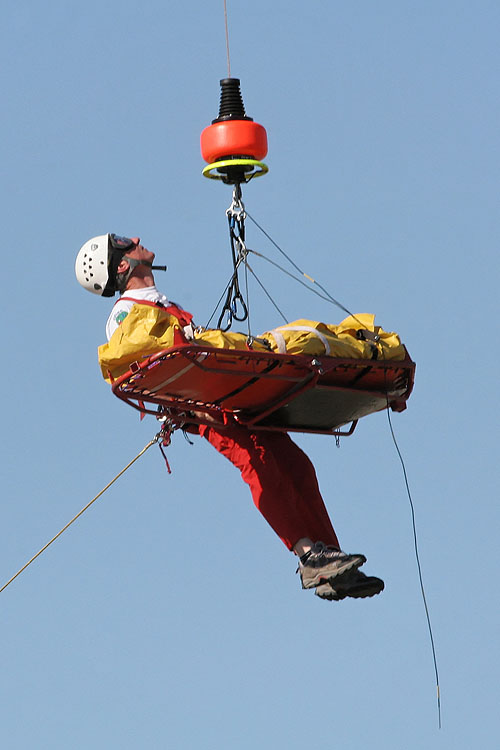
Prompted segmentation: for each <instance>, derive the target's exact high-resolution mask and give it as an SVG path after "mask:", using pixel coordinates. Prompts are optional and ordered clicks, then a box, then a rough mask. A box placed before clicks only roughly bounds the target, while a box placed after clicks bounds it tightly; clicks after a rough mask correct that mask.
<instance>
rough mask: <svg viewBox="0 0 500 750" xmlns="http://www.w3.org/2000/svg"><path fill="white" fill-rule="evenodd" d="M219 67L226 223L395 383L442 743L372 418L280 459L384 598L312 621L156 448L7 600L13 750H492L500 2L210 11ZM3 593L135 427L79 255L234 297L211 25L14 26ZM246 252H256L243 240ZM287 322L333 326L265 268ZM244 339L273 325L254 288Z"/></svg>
mask: <svg viewBox="0 0 500 750" xmlns="http://www.w3.org/2000/svg"><path fill="white" fill-rule="evenodd" d="M228 11H229V30H230V45H231V72H232V74H233V76H236V77H239V78H240V79H241V85H242V93H243V97H244V101H245V105H246V109H247V113H248V114H249V115H250V116H252V117H253V118H254V119H255V120H257V121H258V122H260V123H262V124H263V125H264V126H265V127H266V129H267V131H268V137H269V155H268V157H267V159H266V162H267V163H268V165H269V168H270V171H269V174H268V175H267V176H266V177H265V178H263V179H261V180H255V181H254V182H253V183H251V184H250V185H248V186H247V187H246V188H245V189H244V200H245V203H246V206H247V208H248V210H249V212H250V213H251V214H252V215H253V216H254V217H255V218H256V219H257V220H258V221H259V223H261V224H262V225H263V226H264V227H265V229H266V230H267V231H268V232H269V233H270V234H271V235H272V237H273V238H274V239H275V240H276V241H277V242H278V243H279V244H280V245H281V246H282V247H283V248H284V249H285V250H286V251H287V253H288V254H289V255H290V256H291V257H292V258H293V259H294V260H295V261H296V262H297V263H298V264H299V265H300V266H301V267H302V268H304V270H305V271H307V272H308V273H310V274H311V275H312V276H314V277H315V278H317V279H318V280H320V281H321V283H322V284H323V285H324V286H326V287H327V288H328V290H329V291H330V292H331V293H332V294H333V295H334V296H335V297H336V298H337V299H339V300H341V301H342V303H343V304H344V305H346V306H347V307H348V308H349V309H351V310H353V311H354V312H372V313H376V314H377V322H378V323H379V324H380V325H382V326H383V327H384V328H386V329H390V330H397V331H398V332H399V333H400V334H401V336H402V338H403V340H404V342H405V343H406V345H407V347H408V349H409V351H410V353H411V354H412V356H413V358H414V359H415V361H416V362H417V375H416V384H415V390H414V393H413V395H412V397H411V399H410V401H409V405H408V410H407V411H406V412H405V413H403V414H399V415H394V417H393V424H394V429H395V432H396V435H397V439H398V442H399V445H400V448H401V451H402V453H403V456H404V458H405V462H406V467H407V471H408V476H409V481H410V486H411V490H412V494H413V500H414V504H415V510H416V520H417V531H418V538H419V548H420V556H421V562H422V569H423V576H424V581H425V585H426V593H427V600H428V604H429V608H430V614H431V618H432V625H433V630H434V637H435V642H436V649H437V656H438V662H439V670H440V678H441V695H442V718H443V728H442V729H441V730H440V731H439V730H438V729H437V712H436V699H435V685H434V672H433V665H432V657H431V650H430V644H429V638H428V633H427V626H426V621H425V614H424V609H423V604H422V600H421V596H420V591H419V585H418V576H417V569H416V563H415V555H414V551H413V539H412V529H411V516H410V508H409V504H408V499H407V497H406V492H405V487H404V481H403V476H402V473H401V468H400V465H399V462H398V458H397V455H396V453H395V450H394V446H393V445H392V441H391V438H390V433H389V428H388V424H387V418H386V416H385V415H384V414H379V415H375V416H372V417H368V418H366V419H365V420H364V421H363V422H362V423H360V425H359V426H358V428H357V430H356V432H355V434H354V435H353V436H352V437H350V438H347V439H344V440H342V442H341V447H340V448H336V446H335V441H334V440H333V438H332V439H330V438H326V437H323V436H299V437H297V442H298V443H299V444H300V445H301V446H302V447H303V448H304V449H305V450H306V451H307V453H308V454H309V455H310V456H311V458H312V459H313V461H314V463H315V466H316V469H317V472H318V477H319V480H320V485H321V488H322V492H323V495H324V497H325V501H326V504H327V506H328V509H329V511H330V513H331V516H332V519H333V521H334V525H335V527H336V530H337V531H338V534H339V537H340V539H341V542H342V545H343V546H344V548H346V549H347V550H349V551H353V552H354V551H355V552H358V551H360V552H363V553H364V554H365V555H366V556H367V558H368V562H367V564H366V570H367V571H368V572H370V573H372V574H374V575H378V576H380V577H382V578H383V579H384V580H385V582H386V590H385V591H384V592H383V594H382V595H381V596H378V597H376V598H374V599H371V600H365V601H362V600H358V601H354V600H351V601H344V602H341V603H327V602H322V601H319V600H318V599H317V598H316V597H314V596H313V595H312V594H311V593H310V592H303V591H302V590H301V589H300V585H299V581H298V577H297V576H295V567H296V565H295V559H294V558H293V557H292V556H291V555H290V554H289V553H288V551H287V550H286V549H285V548H284V546H283V545H282V544H281V542H280V541H279V540H278V539H277V538H276V537H275V535H274V533H273V532H272V531H271V529H270V528H268V527H267V526H266V524H265V522H264V521H263V520H262V518H261V517H260V516H259V514H258V512H257V511H256V510H255V509H254V507H253V505H252V503H251V498H250V495H249V492H248V490H247V488H246V487H245V486H244V485H243V484H242V482H241V480H240V478H239V475H238V473H237V472H236V471H235V470H234V469H233V468H232V467H231V466H230V464H229V463H227V462H225V460H224V459H223V458H221V457H220V456H219V455H217V454H216V453H215V452H214V451H213V449H211V448H210V446H208V445H206V444H204V442H203V441H202V440H200V439H198V440H197V441H196V442H195V445H194V446H190V445H189V444H188V443H187V442H186V441H184V439H183V437H182V435H176V436H175V438H174V441H173V444H172V446H171V447H170V448H169V450H168V457H169V460H170V463H171V465H172V468H173V474H172V475H170V476H168V475H167V473H166V472H165V468H164V464H163V461H162V458H161V456H160V454H159V451H158V450H157V448H156V447H155V448H152V449H151V450H149V451H148V452H147V453H146V455H145V456H144V457H143V458H142V459H141V460H140V461H139V462H138V463H137V464H135V465H134V467H133V468H132V469H130V470H129V471H128V472H127V474H126V475H125V476H124V477H123V478H122V479H120V480H119V482H117V483H116V484H115V485H114V486H113V487H112V488H111V489H110V490H109V491H108V492H107V493H106V494H105V495H104V496H103V498H101V499H100V500H99V501H98V503H96V504H95V505H94V506H93V507H92V509H91V510H89V512H88V513H87V514H85V515H84V516H83V517H82V518H81V519H80V520H79V521H78V522H77V524H75V525H74V526H73V527H71V529H70V530H68V531H67V532H66V533H65V534H64V535H63V536H62V537H61V539H60V540H58V541H57V542H56V543H55V544H54V545H53V546H52V547H51V548H50V549H49V550H48V551H47V552H46V553H45V554H44V555H43V556H41V557H40V558H39V560H37V561H36V563H34V564H33V565H32V566H31V567H30V568H29V569H28V570H27V571H26V572H25V573H24V574H23V575H22V576H20V577H19V578H18V579H17V580H16V581H15V582H14V583H13V584H12V585H11V586H9V587H8V588H7V589H6V590H5V591H4V592H3V593H2V594H1V597H2V606H1V608H0V613H1V614H0V632H1V639H2V644H3V648H2V667H1V672H2V680H1V695H0V737H1V741H2V746H3V747H6V748H9V750H27V749H28V748H50V750H59V748H64V749H65V750H66V749H67V748H69V747H71V748H75V750H80V748H82V749H83V748H88V747H93V748H96V749H99V750H100V748H103V749H104V748H106V750H109V748H120V750H125V749H128V748H148V749H149V748H151V750H156V749H157V748H158V749H163V748H174V747H175V748H183V749H185V750H192V749H193V750H194V748H197V749H198V748H200V747H203V748H210V749H211V748H217V749H218V750H228V749H229V748H231V749H233V748H238V749H239V750H247V749H248V750H249V749H250V748H252V750H253V749H254V748H255V747H259V748H276V747H287V748H290V750H298V749H299V748H302V747H308V746H309V745H311V744H314V745H318V744H320V745H322V746H324V747H334V746H339V747H342V748H343V749H344V750H359V748H361V747H369V748H370V749H371V750H378V749H379V748H384V750H387V748H394V750H402V749H404V750H417V749H418V750H421V748H423V747H426V748H446V749H447V748H454V750H462V748H463V749H464V750H465V749H466V748H467V750H468V749H469V748H471V747H476V746H478V747H479V746H480V747H482V748H484V749H485V750H489V748H496V746H497V742H498V739H497V738H498V729H497V726H496V711H497V707H498V672H499V668H500V663H499V657H498V633H499V624H500V623H499V620H500V617H499V606H498V593H497V586H496V564H495V560H496V554H497V544H498V535H499V531H500V528H499V510H498V472H497V441H498V397H497V381H498V369H499V365H500V362H499V356H498V345H497V343H496V340H497V331H496V323H497V318H498V314H497V306H496V305H497V298H498V260H497V252H498V192H499V190H498V188H499V184H498V182H499V179H498V175H499V166H500V164H499V161H500V159H499V146H498V120H499V103H498V102H499V97H498V93H499V92H498V78H499V52H498V37H499V21H500V7H499V6H498V4H497V3H495V2H493V1H491V2H488V1H486V0H478V2H475V3H467V2H462V1H460V0H456V1H455V2H453V3H452V2H449V1H448V2H445V1H444V0H441V1H439V0H438V1H437V2H427V1H426V0H423V2H420V3H412V2H408V1H407V0H399V1H398V2H395V1H394V0H388V1H387V2H386V1H385V0H381V2H378V3H371V2H367V1H366V0H360V1H359V2H356V3H346V2H344V3H341V2H336V1H334V0H330V1H329V2H326V1H325V0H323V1H320V0H312V1H311V2H309V3H298V2H292V3H290V2H287V3H285V2H283V1H282V0H279V1H274V0H273V2H264V0H254V1H253V2H252V3H243V2H237V0H228ZM2 28H3V39H2V46H1V51H0V56H1V64H0V70H1V73H0V76H1V81H2V99H3V103H4V108H3V116H2V120H1V124H0V129H1V143H2V159H1V161H2V174H3V179H2V208H3V222H2V230H3V237H4V239H3V270H4V293H5V294H6V297H7V307H6V317H5V323H6V324H5V325H4V331H3V337H4V367H3V370H4V374H3V394H4V399H3V425H4V427H3V450H2V476H3V488H4V491H3V493H2V496H3V502H2V504H1V522H0V533H1V543H0V570H1V571H2V577H3V580H4V581H6V580H8V578H10V576H11V575H12V574H13V573H14V572H15V571H16V570H17V569H18V568H19V567H21V565H22V564H23V563H24V562H25V561H26V560H27V559H29V558H30V557H31V555H32V554H33V553H34V552H36V551H37V550H38V549H39V548H40V547H41V546H42V545H43V544H44V543H45V542H46V541H47V540H48V539H50V538H51V537H52V536H53V535H54V534H55V533H56V532H57V531H58V530H59V529H60V528H61V527H62V526H63V525H64V524H65V523H66V522H67V521H68V520H69V519H70V518H71V517H72V516H74V515H75V513H77V512H78V511H79V510H80V508H82V507H83V506H84V505H85V504H86V503H87V502H88V501H89V500H90V499H91V498H92V497H93V496H94V495H95V494H96V493H97V492H98V491H99V490H100V489H101V488H102V487H103V486H104V485H105V484H107V482H108V481H109V480H110V479H111V478H112V477H113V476H115V474H116V473H117V472H118V471H119V470H120V469H121V468H122V467H123V466H124V465H125V464H126V463H128V461H129V460H130V459H131V458H133V457H134V456H135V455H136V454H137V453H138V452H139V451H140V450H141V448H142V447H143V446H144V445H145V444H146V443H147V442H148V441H149V440H150V438H151V437H152V436H153V435H154V433H155V432H156V423H155V422H154V420H150V419H145V420H144V421H142V422H140V421H139V419H138V417H137V414H136V413H135V412H134V411H133V410H131V409H129V408H127V407H126V406H125V405H124V404H122V403H121V402H119V401H118V400H117V399H115V398H114V397H113V396H112V394H111V393H110V392H109V389H108V387H107V386H106V384H105V383H104V381H102V379H101V378H100V374H99V370H98V367H97V363H96V347H97V345H98V344H100V343H103V341H104V323H105V320H106V317H107V315H108V311H109V308H110V305H111V303H110V301H109V300H104V299H100V298H98V297H93V296H91V295H89V294H85V293H84V292H83V290H82V289H81V288H80V287H79V286H78V284H77V282H76V280H75V278H74V273H73V268H74V258H75V255H76V252H77V251H78V248H79V247H80V245H81V244H82V243H83V242H84V241H85V240H86V239H87V238H89V237H91V236H92V235H95V234H99V233H104V232H107V231H115V232H118V233H123V234H128V235H134V234H139V235H140V236H141V237H142V239H143V241H144V243H145V244H146V245H147V246H148V247H150V248H151V249H154V250H155V251H156V254H157V260H158V262H161V263H163V262H164V263H167V265H168V272H167V274H166V275H161V277H159V278H158V279H157V281H158V285H159V286H161V288H162V289H163V290H164V291H165V293H166V294H168V295H170V296H171V297H173V298H174V299H176V300H178V301H179V302H181V303H182V304H183V305H184V306H185V307H186V308H188V309H190V310H191V311H192V312H193V313H194V314H195V317H196V319H197V321H199V322H204V321H205V320H206V319H207V318H208V316H209V315H210V313H211V311H212V309H213V306H214V304H215V302H216V301H217V299H218V297H219V295H220V293H221V292H222V289H223V288H224V285H225V283H226V280H227V278H228V276H229V273H230V255H229V244H228V240H227V227H226V218H225V209H226V207H227V206H228V204H229V203H230V198H231V195H230V189H229V188H227V187H225V186H222V185H221V184H218V183H213V182H210V181H208V180H205V179H203V177H202V176H201V169H202V167H203V162H202V160H201V156H200V153H199V134H200V132H201V130H202V129H203V128H204V127H205V126H206V125H208V124H209V123H210V122H211V120H212V119H213V118H214V117H215V116H216V115H217V111H218V101H219V79H220V78H223V77H225V76H226V74H227V67H226V50H225V36H224V15H223V2H222V0H217V1H215V0H210V1H209V2H200V0H195V2H191V3H182V4H181V3H165V2H152V1H149V0H145V1H144V2H143V3H142V4H138V3H131V2H128V0H121V2H118V1H117V0H109V2H106V3H102V2H95V1H94V0H89V1H88V2H86V3H76V2H72V1H71V0H70V1H69V2H68V1H66V2H61V1H60V0H53V1H52V2H51V3H50V4H46V3H39V2H34V1H33V0H32V1H30V0H27V1H24V2H23V1H21V2H13V1H12V0H6V2H5V5H4V8H3V14H2ZM247 239H248V245H249V246H250V247H253V248H254V249H256V250H259V251H261V252H264V253H266V254H269V255H271V254H272V247H271V246H270V245H269V243H268V242H267V240H266V239H265V237H263V236H262V235H261V234H260V233H259V232H258V231H257V230H256V229H255V228H253V227H252V226H251V224H249V225H248V229H247ZM259 272H262V274H263V275H264V274H265V275H266V280H268V283H269V285H270V286H271V287H272V291H273V295H274V296H275V297H276V299H277V300H278V301H279V302H280V304H281V306H282V307H283V308H284V310H285V312H286V314H287V316H289V317H290V319H293V318H298V317H308V318H312V319H318V320H325V321H328V322H339V321H340V320H341V319H342V317H343V313H342V312H341V311H339V310H337V309H335V308H333V307H330V306H327V305H326V304H325V303H323V302H321V301H320V300H318V299H317V298H315V297H313V296H310V295H307V294H306V292H305V291H304V290H302V288H300V287H299V288H296V287H294V286H293V285H291V282H289V281H288V280H284V279H283V278H278V277H275V275H274V274H272V273H270V272H269V271H268V270H266V269H265V268H263V269H262V271H261V269H259ZM252 295H255V297H252V299H255V302H254V303H253V307H252V316H253V321H252V322H253V325H254V327H255V330H256V331H261V330H265V329H267V328H269V327H271V326H273V325H275V324H277V323H278V322H279V320H278V319H277V318H276V313H275V311H274V310H273V309H272V308H271V307H270V306H268V304H267V302H266V300H265V299H262V298H261V297H260V296H259V295H258V291H257V290H256V289H255V290H252Z"/></svg>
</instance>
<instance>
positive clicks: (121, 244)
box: [109, 234, 136, 253]
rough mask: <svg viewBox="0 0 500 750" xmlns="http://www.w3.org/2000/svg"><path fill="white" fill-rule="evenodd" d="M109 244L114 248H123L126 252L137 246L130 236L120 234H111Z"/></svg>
mask: <svg viewBox="0 0 500 750" xmlns="http://www.w3.org/2000/svg"><path fill="white" fill-rule="evenodd" d="M109 244H110V245H111V247H112V248H113V250H121V251H122V252H124V253H125V252H127V250H131V249H132V248H133V247H135V246H136V244H135V242H133V240H131V239H130V238H129V237H121V236H120V235H119V234H110V235H109Z"/></svg>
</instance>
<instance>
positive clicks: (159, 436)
mask: <svg viewBox="0 0 500 750" xmlns="http://www.w3.org/2000/svg"><path fill="white" fill-rule="evenodd" d="M164 439H165V434H164V430H163V429H162V430H160V432H158V433H157V434H156V435H155V436H154V438H153V439H152V440H150V441H149V443H148V444H147V445H145V446H144V448H143V449H142V450H141V451H140V452H139V453H138V454H137V456H136V457H135V458H133V459H132V461H130V462H129V463H128V464H127V465H126V466H125V467H124V468H123V469H122V470H121V471H120V472H119V473H118V474H117V475H116V476H115V477H114V479H112V480H111V482H109V483H108V484H107V485H106V486H105V487H104V488H103V489H102V490H101V491H100V492H99V493H98V494H97V495H96V496H95V497H94V498H92V500H91V501H90V502H89V503H87V505H86V506H85V507H84V508H82V509H81V511H79V513H77V514H76V516H74V518H72V519H71V521H68V523H67V524H66V525H65V526H63V528H62V529H61V530H60V531H58V532H57V534H56V535H55V536H54V537H52V539H51V540H50V541H49V542H47V544H45V545H44V546H43V547H42V549H41V550H39V551H38V552H37V553H36V555H33V557H32V558H31V559H30V560H28V562H27V563H25V564H24V565H23V566H22V568H20V569H19V570H18V571H17V573H15V574H14V575H13V576H12V578H10V579H9V580H8V581H7V583H4V585H3V586H2V587H1V588H0V594H1V593H2V591H4V590H5V589H6V588H7V586H9V585H10V584H11V583H12V582H13V581H15V580H16V578H17V577H18V576H20V575H21V573H23V572H24V571H25V570H26V568H28V567H29V566H30V565H31V563H32V562H34V561H35V560H36V559H37V557H40V555H41V554H42V553H43V552H45V550H46V549H47V548H48V547H50V545H51V544H52V543H53V542H55V541H56V539H59V537H60V536H61V535H62V534H63V533H64V532H65V531H66V529H69V527H70V526H71V524H73V523H74V522H75V521H76V520H77V519H78V518H80V516H82V515H83V514H84V513H85V511H86V510H88V509H89V508H90V506H91V505H93V503H95V501H96V500H98V499H99V498H100V497H101V495H103V494H104V493H105V492H106V490H108V489H109V488H110V487H111V485H112V484H114V483H115V482H116V480H117V479H119V478H120V477H121V476H122V475H123V474H125V472H126V471H127V469H130V467H131V466H132V465H133V464H134V463H135V462H136V461H137V460H138V459H139V458H141V456H143V455H144V454H145V453H146V451H147V450H149V448H151V446H152V445H155V443H159V442H160V441H163V440H164Z"/></svg>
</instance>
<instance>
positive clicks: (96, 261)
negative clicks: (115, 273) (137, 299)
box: [75, 234, 116, 297]
mask: <svg viewBox="0 0 500 750" xmlns="http://www.w3.org/2000/svg"><path fill="white" fill-rule="evenodd" d="M110 260H111V253H110V245H109V234H101V235H99V237H92V239H91V240H88V241H87V242H86V243H85V244H84V245H82V247H81V248H80V251H79V253H78V255H77V256H76V263H75V274H76V278H77V281H78V282H79V283H80V284H81V285H82V286H83V288H84V289H87V291H89V292H92V293H93V294H99V295H101V296H103V297H112V296H113V295H114V293H115V291H116V290H115V288H114V284H113V285H111V288H110V285H109V281H110V278H109V271H110V269H109V262H110Z"/></svg>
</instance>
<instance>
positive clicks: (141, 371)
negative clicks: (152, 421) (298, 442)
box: [112, 343, 415, 435]
mask: <svg viewBox="0 0 500 750" xmlns="http://www.w3.org/2000/svg"><path fill="white" fill-rule="evenodd" d="M414 373H415V363H414V362H412V360H411V359H410V357H409V356H408V354H407V357H406V358H405V359H404V360H400V361H394V360H383V361H380V360H366V359H350V358H349V359H347V358H341V357H327V356H311V355H301V354H276V353H274V352H262V351H253V350H251V349H249V350H241V349H217V348H212V347H206V346H198V345H195V344H192V343H182V344H179V345H176V346H174V347H172V348H170V349H165V350H163V351H161V352H159V353H157V354H153V355H151V356H149V357H147V358H146V359H144V360H143V361H141V362H139V361H138V362H134V363H133V364H132V365H131V367H130V369H129V371H128V372H126V373H125V374H124V375H122V376H121V377H119V378H117V379H116V380H114V381H113V383H112V390H113V393H114V394H115V395H116V396H117V397H118V398H120V399H122V400H123V401H125V402H126V403H127V404H129V405H130V406H133V407H134V408H136V409H138V410H139V411H141V412H142V413H143V414H154V415H155V416H158V414H164V415H168V417H169V418H171V419H172V422H173V423H174V424H176V425H182V424H185V423H191V424H192V423H196V424H211V425H212V426H213V425H214V422H215V423H216V424H218V425H220V426H221V427H222V426H224V425H229V424H234V423H238V424H242V425H246V426H248V427H249V428H251V429H253V430H280V431H283V432H313V433H323V434H330V435H331V434H334V435H350V434H352V432H353V431H354V429H355V427H356V424H357V422H358V420H359V419H360V418H361V417H364V416H366V415H368V414H373V413H374V412H377V411H381V410H383V409H387V408H390V409H392V410H393V411H403V410H404V409H405V408H406V401H407V399H408V397H409V396H410V393H411V391H412V388H413V381H414ZM349 423H350V427H349V429H348V430H347V431H344V432H339V428H340V427H343V426H344V425H348V424H349Z"/></svg>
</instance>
